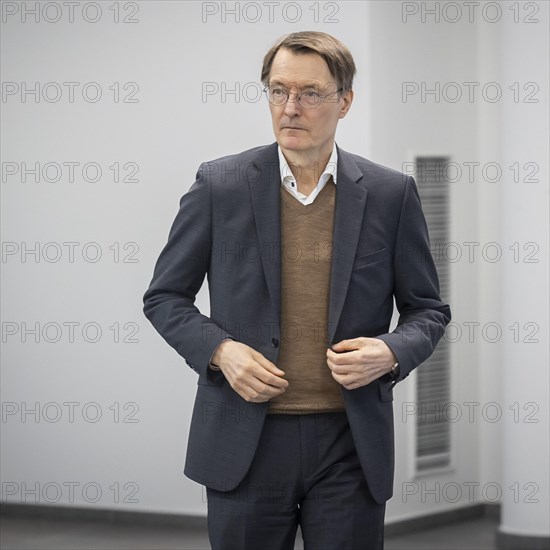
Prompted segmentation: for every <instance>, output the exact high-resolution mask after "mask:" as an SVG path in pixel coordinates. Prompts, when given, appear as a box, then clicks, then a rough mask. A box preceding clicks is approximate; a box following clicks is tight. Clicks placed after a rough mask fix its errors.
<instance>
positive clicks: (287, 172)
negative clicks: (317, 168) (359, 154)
mask: <svg viewBox="0 0 550 550" xmlns="http://www.w3.org/2000/svg"><path fill="white" fill-rule="evenodd" d="M277 149H278V151H279V167H280V169H281V185H282V186H283V187H284V188H285V189H286V190H287V191H288V192H289V193H290V194H291V195H293V196H294V197H295V198H296V199H297V200H299V201H300V202H301V203H302V204H304V205H308V204H311V203H312V202H313V201H314V200H315V197H317V195H318V194H319V193H320V192H321V190H322V189H323V187H324V186H325V184H326V183H327V181H328V179H329V178H330V176H332V180H333V181H334V184H335V185H336V172H337V166H338V152H337V151H336V142H334V145H333V146H332V154H331V155H330V158H329V159H328V162H327V165H326V167H325V170H324V172H323V173H322V174H321V177H320V178H319V182H318V183H317V185H316V187H315V189H314V190H313V191H312V192H311V193H310V194H309V195H307V196H306V195H304V194H303V193H300V191H298V184H297V183H296V178H295V177H294V174H293V173H292V170H291V169H290V166H289V165H288V162H287V160H286V158H285V156H284V155H283V152H282V151H281V146H280V145H279V147H278V148H277Z"/></svg>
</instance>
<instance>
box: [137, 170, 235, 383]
mask: <svg viewBox="0 0 550 550" xmlns="http://www.w3.org/2000/svg"><path fill="white" fill-rule="evenodd" d="M203 168H204V163H203V164H201V165H200V167H199V169H198V171H197V177H196V181H195V183H193V185H192V186H191V188H190V189H189V191H188V192H187V193H185V194H184V195H183V197H182V198H181V200H180V207H179V211H178V213H177V215H176V218H175V220H174V222H173V224H172V227H171V229H170V233H169V235H168V242H167V243H166V245H165V246H164V248H163V250H162V251H161V253H160V255H159V257H158V259H157V262H156V264H155V268H154V272H153V278H152V280H151V283H150V285H149V288H148V289H147V291H146V292H145V294H144V296H143V313H144V315H145V317H147V319H149V321H150V322H151V324H152V325H153V326H154V327H155V329H156V330H157V331H158V332H159V334H160V335H161V336H162V337H163V338H164V339H165V340H166V342H167V343H168V344H170V346H172V347H173V348H174V349H175V350H176V351H177V352H178V353H179V354H180V355H181V356H182V357H183V358H184V359H185V360H186V362H187V364H188V365H189V366H190V367H191V368H192V369H193V370H194V371H196V372H198V373H199V377H208V379H209V380H214V379H216V378H219V377H223V374H222V373H220V372H215V371H213V370H212V369H209V368H208V363H209V360H210V358H211V356H212V354H213V352H214V350H215V349H216V347H217V346H218V344H219V343H220V342H221V341H222V340H224V339H225V338H231V336H230V335H229V334H228V333H227V332H226V331H225V330H223V329H222V328H221V327H219V326H218V325H217V324H216V323H215V322H214V321H212V319H210V318H209V317H207V316H205V315H203V314H202V313H201V312H200V311H199V310H198V308H197V307H196V306H195V305H194V304H195V298H196V295H197V293H198V291H199V290H200V288H201V286H202V283H203V281H204V277H205V275H206V273H207V271H208V269H209V266H210V253H211V247H212V214H211V200H210V193H211V190H210V185H211V184H210V181H209V179H208V178H207V177H205V176H203Z"/></svg>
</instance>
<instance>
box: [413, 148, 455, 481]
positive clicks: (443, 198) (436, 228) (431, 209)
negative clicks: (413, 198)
mask: <svg viewBox="0 0 550 550" xmlns="http://www.w3.org/2000/svg"><path fill="white" fill-rule="evenodd" d="M449 161H450V158H449V157H445V156H431V157H416V159H415V164H416V174H415V181H416V184H417V187H418V192H419V194H420V200H421V201H422V209H423V210H424V214H425V216H426V222H427V224H428V231H429V235H430V247H431V251H432V255H433V257H434V260H435V264H436V267H437V273H438V275H439V285H440V295H441V299H442V300H443V301H444V302H447V303H449V294H450V293H449V287H450V277H449V271H450V270H449V267H450V266H449V261H448V259H446V255H445V254H444V253H442V251H443V252H444V251H445V250H446V248H447V243H448V242H449V181H448V179H446V178H445V174H446V170H445V167H446V166H448V163H449ZM416 372H417V377H416V380H417V385H416V403H417V407H418V409H417V411H418V414H417V416H416V419H417V420H416V471H417V472H418V473H425V472H428V471H430V470H433V469H439V468H446V467H449V466H450V463H451V430H450V428H451V422H450V421H449V418H452V415H451V414H450V413H449V403H450V397H451V395H450V394H451V388H450V382H451V381H450V350H449V343H448V341H447V340H446V339H445V338H444V337H443V338H442V339H441V340H440V341H439V344H438V345H437V347H436V349H435V351H434V353H433V354H432V356H431V357H429V358H428V359H427V360H426V361H425V362H424V363H423V364H422V368H419V369H418V370H417V371H416Z"/></svg>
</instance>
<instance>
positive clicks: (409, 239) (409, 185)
mask: <svg viewBox="0 0 550 550" xmlns="http://www.w3.org/2000/svg"><path fill="white" fill-rule="evenodd" d="M393 268H394V289H393V293H394V297H395V303H396V306H397V309H398V311H399V320H398V323H397V326H396V328H395V330H394V331H393V332H391V333H386V334H381V335H379V336H376V338H379V339H380V340H383V341H384V342H385V343H386V344H387V345H388V347H389V348H390V349H391V350H392V351H393V352H394V354H395V356H396V358H397V361H398V362H399V374H398V375H397V377H396V378H395V380H394V382H393V386H394V385H395V384H396V383H397V382H399V381H401V380H403V379H404V378H406V377H407V376H408V375H409V374H410V372H411V371H412V370H413V369H414V368H416V367H417V366H418V365H420V364H421V363H422V362H424V361H425V360H426V359H427V358H428V357H429V356H430V355H431V354H432V353H433V351H434V349H435V346H436V344H437V342H438V341H439V339H440V338H441V337H442V336H443V334H444V332H445V327H446V326H447V325H448V324H449V322H450V320H451V310H450V307H449V306H448V304H445V303H444V302H442V301H441V298H440V297H439V279H438V276H437V271H436V267H435V263H434V260H433V257H432V254H431V251H430V240H429V235H428V227H427V225H426V219H425V217H424V213H423V212H422V205H421V202H420V197H419V195H418V189H417V187H416V183H415V181H414V178H412V177H411V176H407V179H406V182H405V190H404V193H403V202H402V205H401V213H400V217H399V223H398V227H397V233H396V241H395V246H394V259H393Z"/></svg>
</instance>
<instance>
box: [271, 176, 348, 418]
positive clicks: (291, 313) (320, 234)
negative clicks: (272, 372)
mask: <svg viewBox="0 0 550 550" xmlns="http://www.w3.org/2000/svg"><path fill="white" fill-rule="evenodd" d="M280 193H281V348H280V352H279V362H278V363H277V366H278V367H279V368H280V369H282V370H283V371H285V373H286V376H285V379H286V380H288V383H289V385H288V387H287V389H286V391H285V392H284V393H283V394H282V395H279V396H276V397H273V398H272V399H271V400H270V401H269V408H268V410H267V412H268V413H277V414H308V413H309V414H311V413H315V412H330V411H344V410H345V408H344V402H343V400H342V394H341V386H340V384H338V382H336V380H334V378H333V377H332V374H331V370H330V368H329V367H328V365H327V359H326V348H327V347H328V342H327V324H328V303H329V288H330V266H331V248H332V230H333V222H334V206H335V202H336V186H335V184H334V181H333V180H332V176H331V177H330V179H329V180H328V181H327V183H326V185H325V186H324V187H323V189H322V190H321V192H320V193H319V195H318V196H317V197H316V198H315V200H314V201H313V202H312V203H311V204H309V205H307V206H306V205H303V204H301V203H300V202H299V201H297V200H296V199H295V198H294V197H293V196H292V195H291V194H290V193H289V192H288V191H287V190H286V189H285V188H284V187H282V186H281V191H280Z"/></svg>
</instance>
